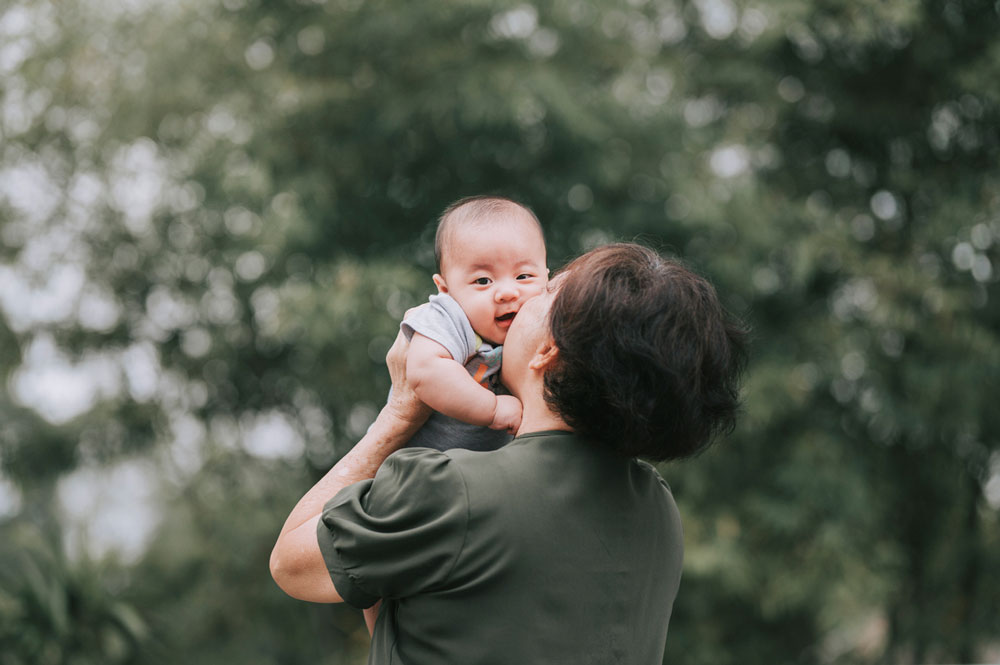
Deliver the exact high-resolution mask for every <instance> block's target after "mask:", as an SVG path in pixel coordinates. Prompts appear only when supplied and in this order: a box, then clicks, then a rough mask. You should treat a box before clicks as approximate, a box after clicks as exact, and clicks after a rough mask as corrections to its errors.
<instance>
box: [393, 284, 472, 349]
mask: <svg viewBox="0 0 1000 665" xmlns="http://www.w3.org/2000/svg"><path fill="white" fill-rule="evenodd" d="M399 327H400V329H401V330H402V331H403V334H404V335H406V339H410V338H412V337H413V333H415V332H418V333H420V334H421V335H423V336H424V337H427V338H429V339H432V340H434V341H435V342H437V343H438V344H440V345H441V346H443V347H444V348H446V349H447V350H448V353H450V354H451V357H452V358H454V359H455V360H457V361H458V362H460V363H462V364H463V365H464V364H465V363H466V361H467V360H468V359H469V358H471V357H472V356H473V355H475V354H476V351H477V349H476V333H475V331H474V330H473V329H472V324H471V323H469V317H467V316H466V315H465V312H464V311H462V306H461V305H459V304H458V302H457V301H456V300H455V299H454V298H452V297H451V296H449V295H447V294H443V293H439V294H437V295H433V296H431V297H430V298H429V299H428V301H427V302H426V303H425V304H423V305H421V306H420V307H417V308H416V310H414V311H413V313H412V314H411V315H410V316H408V317H406V318H405V319H403V322H402V323H401V324H400V326H399Z"/></svg>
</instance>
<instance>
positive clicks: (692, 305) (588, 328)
mask: <svg viewBox="0 0 1000 665" xmlns="http://www.w3.org/2000/svg"><path fill="white" fill-rule="evenodd" d="M563 273H564V275H563V277H562V278H561V280H560V284H559V291H558V293H557V294H556V297H555V300H554V301H553V303H552V308H551V310H550V313H549V324H550V327H551V331H552V336H553V339H554V341H555V344H556V346H557V347H558V348H559V355H558V356H557V357H556V361H555V363H554V365H553V366H551V367H550V368H549V369H548V370H547V371H546V372H545V375H544V387H545V401H546V402H547V403H548V405H549V406H550V407H551V408H552V409H553V410H554V411H556V412H557V413H559V414H560V415H561V416H562V417H563V419H564V420H565V421H566V423H567V424H569V425H570V426H571V427H573V428H574V429H575V430H576V431H578V432H580V433H581V434H583V435H584V436H587V437H589V438H591V439H594V440H596V441H598V442H600V443H603V444H604V445H608V446H610V447H612V448H614V449H615V450H617V451H618V452H620V453H622V454H623V455H628V456H637V457H645V458H649V459H652V460H658V461H659V460H669V459H679V458H683V457H687V456H690V455H693V454H695V453H698V452H700V451H701V450H703V449H704V448H706V447H707V446H708V445H709V444H710V443H711V442H712V441H713V439H714V438H715V436H716V435H717V434H719V433H728V432H730V431H731V430H732V429H733V426H734V425H735V420H736V413H737V411H738V408H739V382H740V377H741V375H742V372H743V369H744V366H745V364H746V342H745V337H746V331H745V330H744V328H743V327H742V326H741V325H740V324H739V322H738V321H736V320H734V319H731V318H730V317H729V316H728V315H727V314H726V312H725V311H724V310H723V308H722V306H721V305H720V303H719V300H718V298H717V297H716V294H715V289H713V288H712V285H711V284H709V283H708V282H707V281H706V280H705V279H703V278H701V277H699V276H698V275H696V274H694V273H693V272H691V271H690V270H688V269H687V268H685V267H684V266H683V265H681V264H680V263H679V262H677V261H674V260H670V259H665V258H663V257H661V256H660V255H659V254H657V253H656V252H654V251H653V250H651V249H648V248H646V247H642V246H640V245H635V244H617V245H609V246H607V247H601V248H599V249H595V250H593V251H591V252H588V253H587V254H584V255H583V256H581V257H580V258H578V259H576V260H575V261H573V262H572V263H570V264H569V265H568V266H567V267H566V268H565V270H563Z"/></svg>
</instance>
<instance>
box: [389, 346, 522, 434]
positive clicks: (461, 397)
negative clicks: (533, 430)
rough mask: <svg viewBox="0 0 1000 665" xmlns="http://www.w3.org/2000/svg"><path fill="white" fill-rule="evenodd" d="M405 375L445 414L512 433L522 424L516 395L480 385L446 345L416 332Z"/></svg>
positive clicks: (424, 398)
mask: <svg viewBox="0 0 1000 665" xmlns="http://www.w3.org/2000/svg"><path fill="white" fill-rule="evenodd" d="M406 376H407V379H408V380H409V381H410V383H411V384H412V386H413V391H414V392H415V393H416V394H417V397H419V398H420V401H422V402H423V403H424V404H426V405H427V406H429V407H431V408H432V409H434V410H435V411H438V412H440V413H443V414H444V415H446V416H450V417H452V418H456V419H458V420H461V421H462V422H466V423H471V424H473V425H480V426H482V427H489V428H491V429H505V430H507V431H509V432H511V433H513V432H516V431H517V428H518V426H519V425H520V424H521V403H520V402H519V401H518V399H517V398H516V397H511V396H510V395H495V394H493V391H491V390H489V389H488V388H484V387H483V386H481V385H479V384H478V383H477V382H476V380H475V379H473V378H472V377H471V376H470V375H469V373H468V372H467V371H466V369H465V367H463V366H462V364H461V363H460V362H458V361H457V360H455V359H454V358H452V357H451V354H450V353H448V350H447V349H445V348H444V347H443V346H442V345H441V344H438V343H437V342H435V341H434V340H432V339H430V338H429V337H424V336H423V335H421V334H420V333H417V332H415V333H413V338H412V339H411V340H410V350H409V353H408V354H407V356H406Z"/></svg>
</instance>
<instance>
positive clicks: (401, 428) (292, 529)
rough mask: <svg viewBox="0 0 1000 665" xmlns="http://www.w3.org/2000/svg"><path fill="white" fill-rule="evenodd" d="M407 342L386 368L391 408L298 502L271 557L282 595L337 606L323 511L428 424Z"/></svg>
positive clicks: (399, 341)
mask: <svg viewBox="0 0 1000 665" xmlns="http://www.w3.org/2000/svg"><path fill="white" fill-rule="evenodd" d="M405 347H406V342H405V340H403V339H402V336H400V337H399V338H397V341H396V343H395V344H393V347H392V349H390V351H389V355H388V356H387V357H386V364H387V365H388V366H389V374H390V376H391V377H392V381H393V391H392V396H391V397H390V400H389V402H388V403H387V404H386V405H385V406H384V407H383V408H382V411H381V412H379V415H378V417H377V418H376V419H375V422H374V423H373V424H372V426H371V427H370V428H369V430H368V432H367V433H366V434H365V435H364V437H362V439H361V440H360V441H358V443H357V444H356V445H355V446H354V448H352V449H351V451H350V452H348V453H347V454H346V455H344V457H343V458H341V460H340V461H339V462H337V464H336V465H334V467H333V468H332V469H330V470H329V471H328V472H327V473H326V475H324V476H323V477H322V478H321V479H320V480H319V482H317V483H316V484H315V485H313V486H312V488H310V489H309V491H308V492H306V493H305V495H304V496H303V497H302V498H301V499H299V502H298V503H297V504H295V507H294V508H293V509H292V511H291V513H289V515H288V518H287V519H286V520H285V524H284V526H282V528H281V532H280V533H279V534H278V539H277V542H275V545H274V549H273V550H272V551H271V562H270V565H271V576H272V577H273V578H274V581H275V582H277V584H278V586H279V587H281V589H282V590H283V591H285V593H287V594H288V595H290V596H293V597H295V598H299V599H300V600H310V601H313V602H328V603H329V602H339V601H340V600H341V598H340V595H339V594H338V593H337V591H336V589H335V588H334V586H333V581H332V580H331V579H330V575H329V572H328V571H327V569H326V563H325V562H324V560H323V555H322V553H321V552H320V549H319V543H318V541H317V540H316V527H317V525H318V522H319V518H320V515H321V514H322V512H323V507H324V506H325V505H326V502H327V501H329V500H330V499H331V498H332V497H333V496H334V495H336V494H337V492H339V491H340V490H341V489H343V488H344V487H347V486H348V485H352V484H354V483H356V482H358V481H361V480H365V479H367V478H373V477H374V476H375V472H376V471H378V468H379V466H381V465H382V462H384V461H385V458H387V457H388V456H389V455H391V454H392V453H394V452H395V451H397V450H399V449H400V448H401V447H402V446H403V444H405V443H406V442H407V441H409V440H410V438H411V437H412V436H413V434H414V433H415V432H416V431H417V430H418V429H419V428H420V426H421V425H423V423H424V421H425V420H426V419H427V415H428V414H429V410H428V409H427V407H425V406H424V405H423V404H422V403H421V402H420V400H419V399H418V398H417V397H416V395H415V394H414V393H413V391H412V389H411V388H410V387H409V385H408V384H407V383H406V372H405Z"/></svg>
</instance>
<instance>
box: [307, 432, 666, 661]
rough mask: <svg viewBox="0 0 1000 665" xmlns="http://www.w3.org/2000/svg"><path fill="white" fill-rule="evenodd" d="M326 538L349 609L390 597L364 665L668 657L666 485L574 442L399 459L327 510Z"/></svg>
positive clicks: (646, 470)
mask: <svg viewBox="0 0 1000 665" xmlns="http://www.w3.org/2000/svg"><path fill="white" fill-rule="evenodd" d="M317 535H318V539H319V545H320V548H321V550H322V552H323V557H324V559H325V560H326V563H327V567H328V568H329V570H330V575H331V576H332V578H333V582H334V585H335V586H336V588H337V591H338V593H339V594H340V595H341V597H342V598H343V599H344V600H345V601H346V602H348V603H349V604H351V605H354V606H355V607H359V608H364V607H370V606H371V605H372V604H374V603H375V602H376V601H377V600H378V599H379V598H384V599H385V602H384V603H383V604H382V608H381V610H380V612H379V617H378V622H377V623H376V626H375V634H374V636H373V639H372V647H371V653H370V656H369V663H373V664H379V665H381V664H385V663H400V664H403V665H432V664H433V665H446V664H449V663H455V664H456V665H459V664H460V665H476V664H484V665H485V664H493V663H496V664H498V665H499V664H505V665H506V664H513V665H522V664H528V663H567V664H569V663H572V664H573V665H580V664H585V663H594V664H598V663H600V664H601V665H606V664H609V663H628V664H632V663H634V664H643V665H653V664H654V663H655V664H657V665H659V664H660V663H661V662H662V659H663V650H664V644H665V641H666V636H667V623H668V621H669V619H670V610H671V607H672V605H673V602H674V597H675V596H676V594H677V587H678V584H679V583H680V575H681V558H682V542H681V524H680V518H679V515H678V513H677V507H676V504H675V503H674V499H673V496H672V495H671V492H670V488H669V487H668V486H667V484H666V482H665V481H664V480H663V479H662V478H661V477H660V475H659V474H658V473H657V472H656V470H655V469H654V468H653V467H652V466H650V465H649V464H646V463H645V462H640V461H638V460H635V459H626V458H623V457H621V456H619V455H617V454H616V453H614V452H613V451H610V450H608V449H607V448H605V447H602V446H599V445H597V444H594V443H591V442H589V441H586V440H584V439H582V438H580V437H578V436H577V435H575V434H573V433H570V432H562V431H549V432H534V433H531V434H526V435H522V436H519V437H517V438H516V439H514V440H513V441H512V442H511V443H509V444H508V445H507V446H505V447H504V448H501V449H499V450H496V451H492V452H474V451H469V450H462V449H454V450H449V451H447V452H439V451H435V450H431V449H428V448H407V449H403V450H400V451H398V452H396V453H394V454H392V455H390V456H389V458H388V459H386V461H385V462H384V463H383V464H382V467H381V468H380V469H379V471H378V473H377V474H376V475H375V478H374V479H372V480H366V481H362V482H359V483H355V484H354V485H351V486H349V487H345V488H344V489H342V490H341V491H340V492H339V493H338V494H337V495H336V496H335V497H334V498H333V499H331V500H330V501H329V502H328V503H327V504H326V506H325V508H324V511H323V516H322V520H321V521H320V524H319V528H318V530H317Z"/></svg>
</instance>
